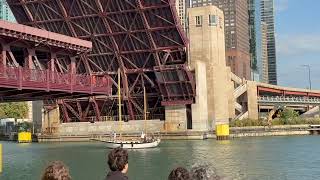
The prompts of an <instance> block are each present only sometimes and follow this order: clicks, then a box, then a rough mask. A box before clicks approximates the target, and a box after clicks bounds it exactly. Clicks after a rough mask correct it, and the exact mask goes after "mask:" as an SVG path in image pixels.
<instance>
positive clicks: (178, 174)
mask: <svg viewBox="0 0 320 180" xmlns="http://www.w3.org/2000/svg"><path fill="white" fill-rule="evenodd" d="M168 180H190V174H189V171H188V170H187V169H185V168H183V167H178V168H175V169H173V170H172V171H171V173H170V174H169V177H168Z"/></svg>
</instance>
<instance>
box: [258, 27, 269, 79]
mask: <svg viewBox="0 0 320 180" xmlns="http://www.w3.org/2000/svg"><path fill="white" fill-rule="evenodd" d="M267 33H268V26H267V24H266V23H264V22H262V23H261V76H260V81H261V82H263V83H269V74H268V34H267Z"/></svg>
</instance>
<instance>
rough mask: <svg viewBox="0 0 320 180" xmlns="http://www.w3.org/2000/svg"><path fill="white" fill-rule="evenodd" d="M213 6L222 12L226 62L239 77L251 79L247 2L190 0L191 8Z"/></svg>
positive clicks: (234, 0)
mask: <svg viewBox="0 0 320 180" xmlns="http://www.w3.org/2000/svg"><path fill="white" fill-rule="evenodd" d="M207 5H215V6H217V7H218V8H220V9H221V10H223V12H224V16H225V42H226V62H227V65H228V66H230V67H231V71H232V72H233V73H235V74H236V75H238V76H239V77H242V78H246V79H249V80H250V79H251V63H250V51H249V49H250V47H249V46H250V44H249V42H250V41H249V26H248V22H249V15H248V0H191V1H190V6H191V7H199V6H207Z"/></svg>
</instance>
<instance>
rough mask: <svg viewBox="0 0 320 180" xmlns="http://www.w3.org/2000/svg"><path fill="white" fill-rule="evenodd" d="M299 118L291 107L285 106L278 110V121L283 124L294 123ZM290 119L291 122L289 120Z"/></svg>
mask: <svg viewBox="0 0 320 180" xmlns="http://www.w3.org/2000/svg"><path fill="white" fill-rule="evenodd" d="M298 118H299V113H298V112H296V111H294V110H293V109H288V108H285V109H284V110H283V111H281V112H280V121H282V123H283V124H285V125H286V124H294V122H296V121H297V119H298ZM290 121H291V122H290Z"/></svg>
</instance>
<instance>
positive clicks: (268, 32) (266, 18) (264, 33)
mask: <svg viewBox="0 0 320 180" xmlns="http://www.w3.org/2000/svg"><path fill="white" fill-rule="evenodd" d="M255 3H256V13H255V14H256V39H257V41H256V43H257V58H258V66H259V73H260V79H261V81H263V82H266V83H270V84H274V85H276V84H277V61H276V45H275V26H274V0H256V2H255ZM265 40H266V42H265ZM265 46H266V48H265ZM265 55H267V59H265V58H266V57H265ZM265 63H267V68H266V64H265ZM266 74H267V76H268V78H264V76H265V75H266ZM266 80H267V81H266Z"/></svg>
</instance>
